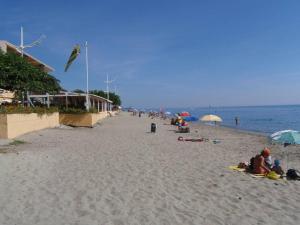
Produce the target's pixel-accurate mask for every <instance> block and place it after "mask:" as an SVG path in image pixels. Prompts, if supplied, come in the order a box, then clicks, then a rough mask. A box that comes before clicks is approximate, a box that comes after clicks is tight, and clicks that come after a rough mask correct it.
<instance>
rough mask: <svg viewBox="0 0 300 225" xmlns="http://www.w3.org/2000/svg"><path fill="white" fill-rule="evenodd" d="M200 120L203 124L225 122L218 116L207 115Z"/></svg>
mask: <svg viewBox="0 0 300 225" xmlns="http://www.w3.org/2000/svg"><path fill="white" fill-rule="evenodd" d="M200 120H201V121H203V122H222V121H223V120H222V119H221V117H219V116H216V115H205V116H202V117H201V119H200Z"/></svg>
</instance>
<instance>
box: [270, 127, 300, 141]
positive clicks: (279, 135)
mask: <svg viewBox="0 0 300 225" xmlns="http://www.w3.org/2000/svg"><path fill="white" fill-rule="evenodd" d="M270 138H271V139H272V141H274V142H275V143H280V144H300V132H299V131H295V130H282V131H278V132H275V133H273V134H271V136H270Z"/></svg>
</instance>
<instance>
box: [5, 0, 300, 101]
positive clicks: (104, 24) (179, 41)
mask: <svg viewBox="0 0 300 225" xmlns="http://www.w3.org/2000/svg"><path fill="white" fill-rule="evenodd" d="M1 8H2V9H1V14H0V39H4V40H8V41H10V42H12V43H14V44H19V36H20V34H19V30H20V26H21V25H22V26H23V27H24V32H25V33H24V35H25V42H26V43H29V42H31V41H33V40H35V39H36V38H37V37H39V36H40V35H41V34H45V35H46V36H47V38H46V39H45V40H44V42H43V43H42V45H41V46H39V47H35V48H32V49H30V50H28V52H29V53H30V54H32V55H34V56H36V57H37V58H40V59H41V60H43V61H44V62H46V63H47V64H49V65H51V66H52V67H54V68H55V72H54V73H53V74H54V75H55V76H56V77H57V78H58V79H59V80H61V84H62V86H63V87H64V88H66V89H68V90H73V89H76V88H80V89H84V88H85V64H84V51H82V53H83V54H81V56H80V57H79V58H78V59H77V60H76V61H75V62H74V64H73V65H72V66H71V67H70V69H69V71H68V72H67V73H64V72H63V70H64V65H65V63H66V61H67V59H68V57H69V55H70V52H71V50H72V48H73V46H74V45H75V44H76V43H80V44H83V43H84V42H85V41H86V40H87V41H88V42H89V59H90V84H89V85H90V89H105V84H104V82H103V81H104V80H105V79H106V74H107V73H108V74H109V75H110V76H111V77H117V80H116V82H115V84H112V85H111V88H112V89H115V86H116V89H117V93H118V94H120V95H121V98H122V100H123V103H124V104H123V105H124V106H135V107H191V106H208V105H212V106H238V105H273V104H300V15H299V11H300V2H299V1H297V0H289V1H282V0H264V1H262V0H226V1H224V0H206V1H201V0H198V1H188V0H185V1H184V0H182V1H176V0H172V1H169V0H165V1H164V0H160V1H158V0H151V1H148V0H126V1H124V0H107V1H101V0H100V1H89V0H85V1H72V2H71V1H70V2H66V1H55V0H52V1H30V0H27V1H16V0H4V1H2V2H1Z"/></svg>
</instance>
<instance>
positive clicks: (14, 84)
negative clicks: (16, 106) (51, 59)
mask: <svg viewBox="0 0 300 225" xmlns="http://www.w3.org/2000/svg"><path fill="white" fill-rule="evenodd" d="M59 82H60V81H59V80H58V79H56V78H55V77H54V76H52V75H50V74H47V73H46V72H44V71H43V70H41V69H40V68H37V67H35V66H33V65H31V64H30V63H29V62H27V61H26V60H25V59H24V58H22V57H20V56H18V55H16V54H14V53H3V52H2V51H1V50H0V87H1V88H3V89H7V90H11V91H16V92H17V94H20V93H21V92H26V91H31V92H36V93H45V92H48V93H57V92H58V91H59V90H61V86H60V84H59Z"/></svg>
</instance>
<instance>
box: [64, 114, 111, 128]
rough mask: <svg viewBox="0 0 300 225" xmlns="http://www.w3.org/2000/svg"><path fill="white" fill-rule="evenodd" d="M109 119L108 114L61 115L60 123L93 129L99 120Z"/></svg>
mask: <svg viewBox="0 0 300 225" xmlns="http://www.w3.org/2000/svg"><path fill="white" fill-rule="evenodd" d="M105 117H107V113H106V112H100V113H84V114H68V113H60V114H59V123H60V124H64V125H68V126H74V127H93V126H94V125H95V124H96V123H97V122H98V121H99V120H101V119H104V118H105Z"/></svg>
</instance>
